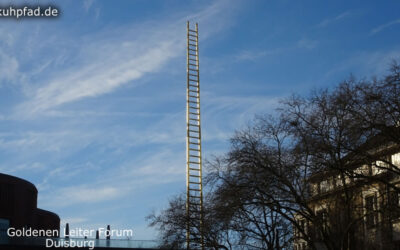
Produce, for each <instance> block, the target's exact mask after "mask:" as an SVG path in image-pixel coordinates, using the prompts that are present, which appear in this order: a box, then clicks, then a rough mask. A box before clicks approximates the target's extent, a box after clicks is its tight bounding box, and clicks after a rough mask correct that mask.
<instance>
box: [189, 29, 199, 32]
mask: <svg viewBox="0 0 400 250" xmlns="http://www.w3.org/2000/svg"><path fill="white" fill-rule="evenodd" d="M188 31H191V32H197V30H192V29H188Z"/></svg>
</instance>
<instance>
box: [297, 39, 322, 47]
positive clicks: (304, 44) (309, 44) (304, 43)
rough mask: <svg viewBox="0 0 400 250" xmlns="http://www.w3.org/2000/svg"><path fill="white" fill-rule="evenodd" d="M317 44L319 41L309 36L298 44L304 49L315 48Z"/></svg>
mask: <svg viewBox="0 0 400 250" xmlns="http://www.w3.org/2000/svg"><path fill="white" fill-rule="evenodd" d="M317 45H318V41H316V40H311V39H307V38H302V39H300V40H299V41H298V42H297V46H298V47H299V48H304V49H314V48H315V47H317Z"/></svg>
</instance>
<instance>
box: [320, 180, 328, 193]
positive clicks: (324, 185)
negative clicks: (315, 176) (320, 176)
mask: <svg viewBox="0 0 400 250" xmlns="http://www.w3.org/2000/svg"><path fill="white" fill-rule="evenodd" d="M320 188H321V193H325V192H327V191H328V181H327V180H323V181H321V184H320Z"/></svg>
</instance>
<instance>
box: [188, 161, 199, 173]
mask: <svg viewBox="0 0 400 250" xmlns="http://www.w3.org/2000/svg"><path fill="white" fill-rule="evenodd" d="M189 163H191V164H197V165H200V162H195V161H189ZM199 171H200V169H199Z"/></svg>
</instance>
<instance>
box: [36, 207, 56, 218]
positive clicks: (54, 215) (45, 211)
mask: <svg viewBox="0 0 400 250" xmlns="http://www.w3.org/2000/svg"><path fill="white" fill-rule="evenodd" d="M36 214H39V215H48V216H52V217H53V218H58V219H60V217H59V216H58V214H56V213H53V212H50V211H48V210H44V209H41V208H36Z"/></svg>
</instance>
